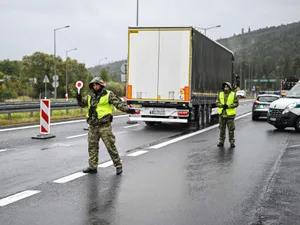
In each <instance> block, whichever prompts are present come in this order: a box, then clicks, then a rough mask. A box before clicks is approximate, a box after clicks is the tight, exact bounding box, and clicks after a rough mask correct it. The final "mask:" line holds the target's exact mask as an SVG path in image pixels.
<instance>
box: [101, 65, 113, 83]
mask: <svg viewBox="0 0 300 225" xmlns="http://www.w3.org/2000/svg"><path fill="white" fill-rule="evenodd" d="M100 77H101V78H102V80H103V81H105V82H109V81H110V80H111V79H110V76H109V74H108V72H107V70H106V69H104V68H103V69H102V70H101V71H100Z"/></svg>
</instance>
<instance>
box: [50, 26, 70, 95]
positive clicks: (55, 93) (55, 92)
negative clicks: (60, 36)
mask: <svg viewBox="0 0 300 225" xmlns="http://www.w3.org/2000/svg"><path fill="white" fill-rule="evenodd" d="M69 27H70V26H69V25H67V26H64V27H59V28H56V29H54V76H55V75H56V31H57V30H61V29H65V28H69ZM56 82H57V79H54V86H55V87H54V99H55V100H56V99H57V83H56Z"/></svg>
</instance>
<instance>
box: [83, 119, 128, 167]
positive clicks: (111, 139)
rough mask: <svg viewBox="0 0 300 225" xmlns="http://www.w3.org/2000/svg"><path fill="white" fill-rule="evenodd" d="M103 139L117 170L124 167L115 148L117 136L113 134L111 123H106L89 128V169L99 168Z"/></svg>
mask: <svg viewBox="0 0 300 225" xmlns="http://www.w3.org/2000/svg"><path fill="white" fill-rule="evenodd" d="M100 138H101V139H102V141H103V143H104V145H105V147H106V149H107V151H108V153H109V155H110V158H111V160H112V161H113V164H114V166H115V167H116V168H119V167H122V162H121V159H120V156H119V153H118V150H117V148H116V146H115V142H116V139H115V136H114V134H113V133H112V127H111V123H106V124H103V125H98V126H93V125H90V126H89V133H88V152H89V167H90V168H93V169H94V168H97V167H98V156H99V140H100Z"/></svg>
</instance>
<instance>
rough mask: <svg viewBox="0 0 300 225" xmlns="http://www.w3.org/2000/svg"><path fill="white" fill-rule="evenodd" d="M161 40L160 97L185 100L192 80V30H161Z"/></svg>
mask: <svg viewBox="0 0 300 225" xmlns="http://www.w3.org/2000/svg"><path fill="white" fill-rule="evenodd" d="M159 40H160V41H159V46H160V47H159V74H158V95H159V96H160V98H161V99H162V100H165V99H167V100H183V99H184V93H183V89H184V87H185V86H189V79H190V74H189V73H190V49H191V30H190V29H185V30H161V31H160V39H159ZM180 90H181V91H180Z"/></svg>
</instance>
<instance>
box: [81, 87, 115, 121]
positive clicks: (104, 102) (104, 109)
mask: <svg viewBox="0 0 300 225" xmlns="http://www.w3.org/2000/svg"><path fill="white" fill-rule="evenodd" d="M109 93H110V91H107V94H106V95H104V96H102V97H101V98H100V101H99V102H98V105H97V108H96V112H97V114H98V119H101V118H102V117H103V116H106V115H108V114H112V113H113V110H114V106H113V105H111V104H109V103H108V100H109V98H108V97H109ZM90 107H91V96H90V95H89V96H88V109H90ZM86 117H87V118H88V117H89V113H87V114H86Z"/></svg>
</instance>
